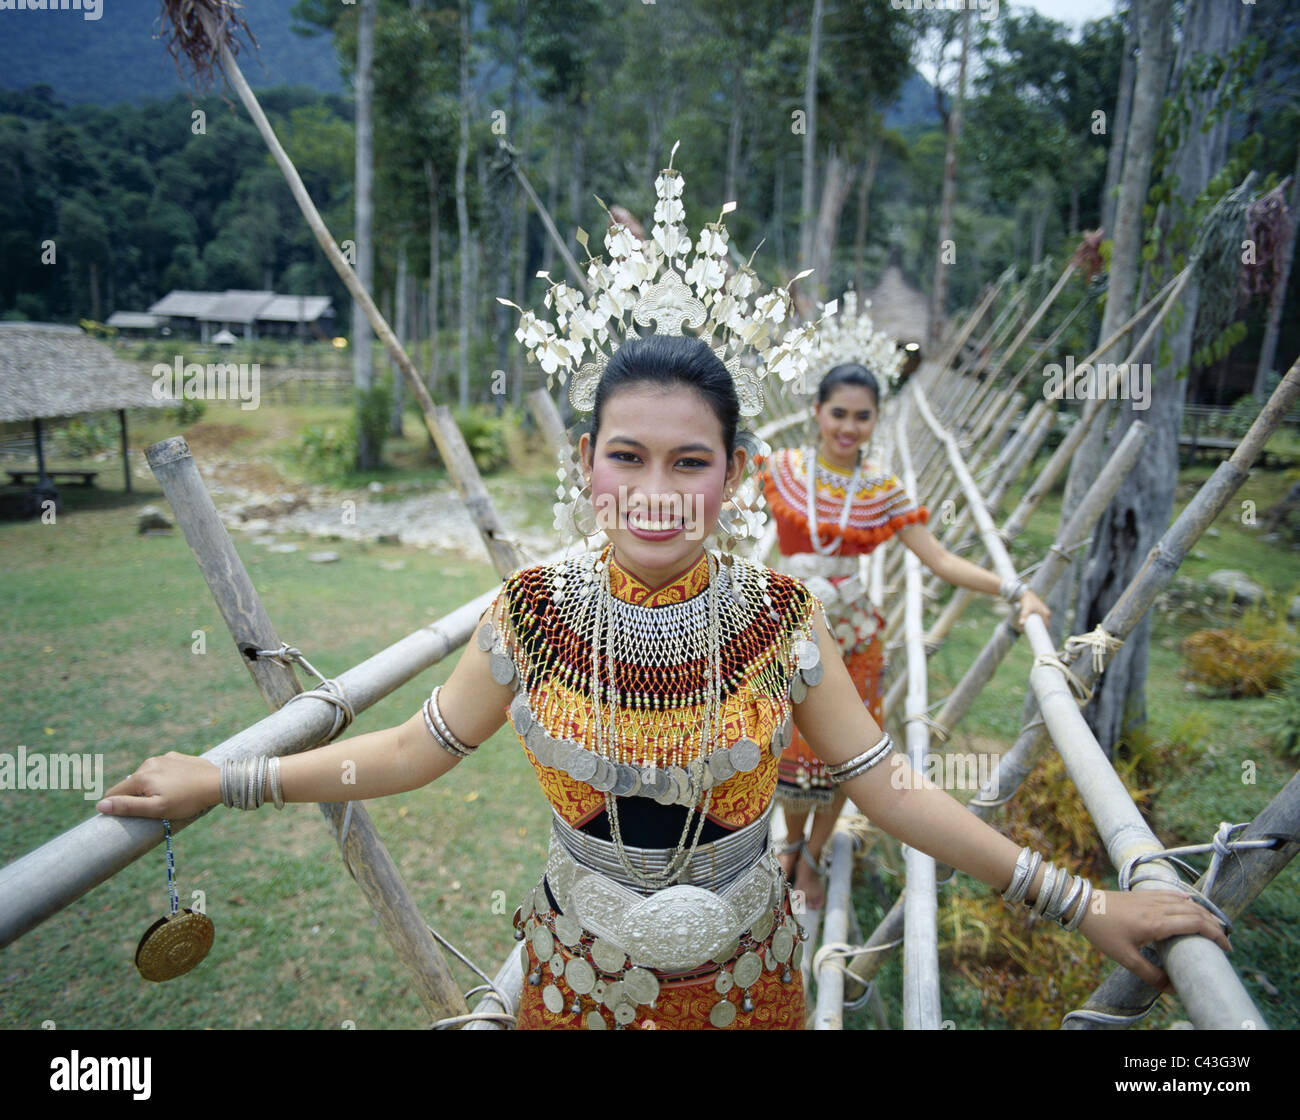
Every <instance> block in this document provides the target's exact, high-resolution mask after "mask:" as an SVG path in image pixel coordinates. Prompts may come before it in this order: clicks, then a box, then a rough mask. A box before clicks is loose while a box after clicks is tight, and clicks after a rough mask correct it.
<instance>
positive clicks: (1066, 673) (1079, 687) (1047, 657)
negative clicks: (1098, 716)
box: [1034, 653, 1092, 708]
mask: <svg viewBox="0 0 1300 1120" xmlns="http://www.w3.org/2000/svg"><path fill="white" fill-rule="evenodd" d="M1034 664H1035V665H1043V666H1046V667H1047V668H1049V669H1057V670H1059V671H1060V673H1061V676H1063V677H1064V678H1065V683H1066V684H1067V685H1069V686H1070V692H1071V694H1072V695H1073V696H1074V699H1075V701H1076V702H1077V703H1078V705H1079V707H1081V708H1082V707H1083V706H1084V705H1085V704H1087V703H1088V701H1089V700H1091V699H1092V689H1090V688H1089V687H1088V686H1087V685H1086V684H1084V683H1083V681H1081V680H1080V679H1079V678H1078V677H1076V676H1075V675H1074V673H1072V672H1071V671H1070V667H1069V666H1068V665H1066V663H1065V662H1064V661H1062V660H1061V659H1060V658H1059V657H1057V655H1056V654H1054V653H1040V654H1039V655H1038V656H1037V657H1035V658H1034Z"/></svg>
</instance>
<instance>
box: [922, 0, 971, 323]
mask: <svg viewBox="0 0 1300 1120" xmlns="http://www.w3.org/2000/svg"><path fill="white" fill-rule="evenodd" d="M970 21H971V9H970V8H967V9H966V10H965V12H963V13H962V19H961V61H960V62H959V63H958V65H957V95H956V97H955V98H954V99H953V105H952V112H951V113H950V114H949V116H948V149H947V151H946V152H945V153H944V157H943V202H942V203H941V204H940V207H939V247H938V250H937V252H936V253H935V257H934V291H933V293H932V295H931V307H930V342H931V344H934V343H937V342H938V341H939V339H940V337H941V336H942V335H943V324H944V321H945V319H946V318H947V315H948V270H949V268H951V267H952V265H951V264H949V263H948V262H947V261H946V260H945V259H944V257H945V256H946V255H947V252H948V251H947V248H946V247H945V242H947V241H949V240H951V238H952V211H953V206H954V204H955V203H956V201H957V145H958V143H959V142H960V141H961V112H962V103H963V102H964V101H965V100H966V58H967V55H968V54H969V53H970Z"/></svg>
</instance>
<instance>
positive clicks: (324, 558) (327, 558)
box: [307, 552, 339, 564]
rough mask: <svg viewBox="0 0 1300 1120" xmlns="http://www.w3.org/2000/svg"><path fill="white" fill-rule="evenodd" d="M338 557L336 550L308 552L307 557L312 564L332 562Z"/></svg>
mask: <svg viewBox="0 0 1300 1120" xmlns="http://www.w3.org/2000/svg"><path fill="white" fill-rule="evenodd" d="M338 558H339V554H338V553H337V552H309V553H307V559H308V560H310V561H311V562H312V563H313V564H333V563H334V561H335V560H337V559H338Z"/></svg>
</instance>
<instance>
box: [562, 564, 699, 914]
mask: <svg viewBox="0 0 1300 1120" xmlns="http://www.w3.org/2000/svg"><path fill="white" fill-rule="evenodd" d="M704 555H705V559H706V561H707V563H708V565H709V585H708V588H707V589H706V590H705V592H704V594H705V595H706V596H707V598H708V601H707V608H706V609H707V614H708V625H707V628H706V629H705V631H704V640H705V643H706V648H705V649H704V650H703V651H699V650H698V636H699V631H698V630H696V631H695V632H694V633H692V634H690V635H689V636H688V639H687V640H689V639H691V638H694V639H696V641H695V643H694V644H695V645H696V647H697V648H696V649H695V650H688V649H687V648H686V646H687V642H686V641H682V646H681V653H682V654H683V660H685V659H686V658H685V655H686V654H687V653H692V652H696V653H703V654H704V655H705V656H707V657H708V658H709V661H708V665H709V668H708V669H707V670H706V672H705V681H704V688H705V693H706V708H705V714H704V720H703V723H702V726H701V729H700V730H701V740H700V752H699V755H698V756H697V757H699V758H704V757H706V756H707V755H708V754H709V752H710V750H711V749H712V747H713V745H714V743H715V742H716V739H717V733H718V725H719V718H718V716H719V713H720V711H721V707H722V702H721V697H722V693H721V690H722V642H721V630H722V627H721V621H720V617H719V612H718V599H717V593H716V589H715V587H714V582H715V580H714V577H715V568H714V560H713V557H712V556H710V555H709V554H708V553H707V552H705V554H704ZM612 562H613V550H612V549H611V551H610V553H609V555H608V556H607V557H606V558H605V559H604V561H602V562H601V579H600V586H599V589H598V590H597V592H596V594H595V595H593V596H592V600H591V607H590V609H589V612H588V613H589V617H590V623H589V629H588V638H589V641H590V644H591V698H592V709H593V711H592V721H593V724H594V726H595V730H596V753H597V754H599V755H601V756H603V757H604V758H606V759H607V760H608V761H610V762H617V761H626V760H629V759H630V758H631V748H630V746H629V745H628V744H627V743H626V742H625V741H624V737H623V736H622V735H621V734H620V733H619V727H618V724H619V709H620V706H621V705H620V700H621V697H620V694H619V691H618V685H617V680H616V678H615V675H614V671H615V663H616V661H618V660H619V658H618V656H617V653H618V647H621V645H622V643H621V642H620V641H619V638H620V637H621V636H622V633H623V631H622V628H621V627H616V626H615V615H616V613H617V612H616V611H614V610H613V609H611V608H612V607H613V599H614V596H613V591H612V590H611V589H610V581H609V565H610V564H611V563H612ZM602 616H604V617H603V618H602ZM602 631H603V633H604V644H605V650H604V652H605V666H606V672H607V682H608V684H607V687H608V690H609V696H608V701H609V711H608V713H604V712H602V710H601V703H602V692H601V686H600V648H599V647H600V637H601V634H602ZM699 659H700V660H703V658H702V657H701V658H699ZM623 662H624V663H625V664H626V663H627V659H626V658H624V659H623ZM684 738H685V735H683V739H684ZM683 749H684V744H683V743H682V742H681V741H679V742H678V743H677V744H676V747H675V750H676V752H677V757H678V759H679V760H680V759H681V758H682V751H683ZM615 751H617V752H618V754H619V756H622V757H618V758H616V757H615V754H614V752H615ZM655 765H656V758H655V756H654V755H651V758H650V763H649V766H648V767H647V768H646V769H647V771H652V770H653V769H654V768H655ZM712 801H713V791H712V789H710V790H708V791H707V792H706V793H705V795H704V801H703V804H702V805H692V806H691V807H690V808H688V810H687V813H686V823H685V825H684V827H683V828H682V834H681V837H680V838H679V839H678V841H677V844H676V846H675V847H674V849H673V855H672V858H671V859H669V861H668V864H667V866H666V867H665V868H664V869H663V870H662V871H657V872H646V871H643V870H641V869H640V868H638V867H636V866H634V865H633V863H632V861H631V860H630V859H629V858H628V855H627V848H626V846H625V845H624V843H623V834H622V829H621V828H620V824H619V817H618V804H617V798H616V797H615V796H614V795H613V794H612V793H609V792H606V794H605V811H606V814H607V815H608V817H609V831H610V836H611V838H612V839H613V841H614V851H615V854H616V855H617V856H618V861H619V864H620V865H621V866H622V868H623V870H624V871H625V872H626V873H627V874H628V876H629V877H630V878H631V879H632V880H633V881H635V882H636V883H638V884H640V885H641V886H643V887H645V888H647V889H649V890H659V889H661V888H663V887H666V886H668V885H669V884H671V883H673V882H674V881H675V880H676V879H677V878H678V877H679V876H680V875H681V873H682V870H683V869H684V868H685V867H686V865H687V863H688V862H689V861H690V859H691V857H692V856H693V855H694V854H695V850H696V848H697V847H698V846H699V843H700V836H701V835H702V833H703V831H704V822H705V820H706V819H707V817H708V811H709V806H710V804H712ZM692 824H694V826H695V834H694V836H693V837H691V826H692ZM688 837H690V843H689V847H688V845H687V838H688Z"/></svg>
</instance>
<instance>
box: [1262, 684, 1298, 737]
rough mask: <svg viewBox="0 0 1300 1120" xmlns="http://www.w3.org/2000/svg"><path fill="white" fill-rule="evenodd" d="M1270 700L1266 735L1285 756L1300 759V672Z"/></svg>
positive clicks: (1265, 718) (1265, 720) (1265, 725)
mask: <svg viewBox="0 0 1300 1120" xmlns="http://www.w3.org/2000/svg"><path fill="white" fill-rule="evenodd" d="M1268 699H1269V710H1268V714H1267V715H1266V716H1265V717H1264V734H1265V735H1267V736H1268V737H1269V738H1270V739H1271V740H1272V741H1273V745H1274V746H1275V747H1277V749H1278V750H1279V751H1281V752H1282V753H1283V754H1284V755H1286V756H1288V757H1289V758H1300V672H1297V671H1293V672H1292V673H1291V674H1290V675H1289V676H1288V677H1287V679H1286V682H1285V684H1284V685H1283V687H1282V688H1281V689H1279V690H1278V691H1277V692H1274V693H1273V694H1272V695H1270V696H1269V698H1268Z"/></svg>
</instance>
